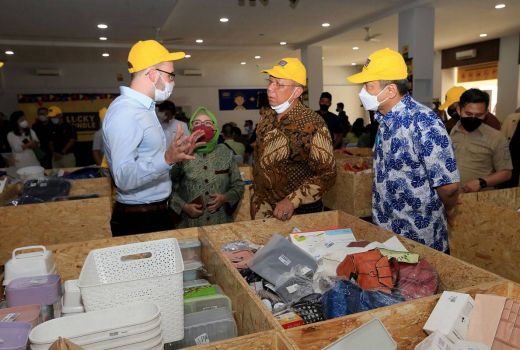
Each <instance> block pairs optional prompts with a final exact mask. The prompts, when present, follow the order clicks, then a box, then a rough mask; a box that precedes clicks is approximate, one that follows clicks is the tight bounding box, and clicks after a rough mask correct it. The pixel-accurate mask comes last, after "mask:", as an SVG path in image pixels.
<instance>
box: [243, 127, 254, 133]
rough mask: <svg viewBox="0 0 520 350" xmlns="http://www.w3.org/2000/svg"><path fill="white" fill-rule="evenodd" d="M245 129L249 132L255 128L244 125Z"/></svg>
mask: <svg viewBox="0 0 520 350" xmlns="http://www.w3.org/2000/svg"><path fill="white" fill-rule="evenodd" d="M244 130H245V131H246V133H248V134H249V133H250V132H251V131H252V130H253V128H252V127H250V126H244Z"/></svg>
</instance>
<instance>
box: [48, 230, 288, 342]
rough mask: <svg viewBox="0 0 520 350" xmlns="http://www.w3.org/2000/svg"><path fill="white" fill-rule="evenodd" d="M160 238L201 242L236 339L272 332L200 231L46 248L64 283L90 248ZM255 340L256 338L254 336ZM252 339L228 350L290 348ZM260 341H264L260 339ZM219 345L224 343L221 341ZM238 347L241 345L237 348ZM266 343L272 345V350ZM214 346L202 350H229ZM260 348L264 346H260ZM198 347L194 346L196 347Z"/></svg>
mask: <svg viewBox="0 0 520 350" xmlns="http://www.w3.org/2000/svg"><path fill="white" fill-rule="evenodd" d="M163 238H177V239H179V240H181V239H188V238H198V239H199V240H200V241H201V245H202V246H201V249H202V263H203V264H204V267H205V269H206V271H207V274H208V279H209V280H210V281H211V282H212V283H216V284H218V285H219V286H220V287H221V288H222V289H223V291H224V293H225V294H226V295H227V296H228V297H229V298H230V299H231V302H232V307H233V314H234V317H235V320H236V321H237V327H238V334H239V336H244V335H249V334H253V333H258V332H265V331H270V330H272V329H274V326H275V323H274V322H273V320H272V319H271V318H270V317H269V318H268V317H267V316H269V315H267V314H264V313H262V311H263V310H262V309H263V308H265V307H264V306H263V304H261V303H260V304H259V303H255V302H254V301H253V300H251V297H250V295H249V294H248V293H247V289H248V287H247V285H246V286H245V287H244V286H243V285H242V284H241V283H240V282H242V279H240V278H236V277H235V276H234V273H235V272H236V271H234V270H233V269H232V268H231V267H228V268H222V263H223V258H222V257H221V256H220V255H219V254H218V253H219V252H217V251H216V250H215V246H214V245H213V244H210V243H209V241H208V240H207V238H206V237H205V235H204V233H203V231H202V229H201V228H187V229H181V230H172V231H163V232H155V233H148V234H141V235H132V236H122V237H113V238H107V239H98V240H90V241H84V242H76V243H65V244H59V245H52V246H49V247H48V249H50V250H52V251H53V252H54V254H55V261H56V268H57V270H58V273H59V274H60V275H61V277H62V280H63V281H66V280H69V279H77V278H79V275H80V272H81V268H82V267H83V263H84V261H85V259H86V257H87V255H88V253H89V252H90V250H92V249H97V248H103V247H110V246H115V245H122V244H128V243H135V242H142V241H149V240H156V239H163ZM255 337H256V336H255ZM251 338H252V337H246V339H245V341H242V340H240V338H234V339H232V340H230V341H231V344H232V345H233V346H234V347H230V348H231V349H281V350H283V349H292V348H291V347H288V346H285V345H283V344H284V343H283V342H282V341H278V336H276V337H274V336H273V335H272V334H271V337H267V338H266V337H265V333H263V335H261V336H260V337H259V340H258V341H257V343H256V344H255V343H253V344H255V346H257V347H256V348H255V347H250V346H251V344H249V342H250V339H251ZM261 339H263V340H261ZM221 344H226V342H222V343H221ZM240 344H241V345H240ZM267 344H271V345H270V346H271V347H266V346H268V345H267ZM215 346H217V343H215V345H213V344H209V345H207V346H205V347H202V348H203V349H228V348H227V347H225V346H224V347H222V346H221V345H219V347H215ZM262 346H263V347H262ZM195 348H197V347H195Z"/></svg>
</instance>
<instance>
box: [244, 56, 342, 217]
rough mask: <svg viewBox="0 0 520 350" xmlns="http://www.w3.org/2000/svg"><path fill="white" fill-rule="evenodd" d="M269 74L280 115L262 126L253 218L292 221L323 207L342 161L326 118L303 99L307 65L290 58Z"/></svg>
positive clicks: (271, 93) (274, 104) (270, 94)
mask: <svg viewBox="0 0 520 350" xmlns="http://www.w3.org/2000/svg"><path fill="white" fill-rule="evenodd" d="M263 73H267V74H269V80H268V85H267V95H268V98H269V104H270V105H271V107H272V108H273V109H274V111H275V112H276V113H272V114H266V116H265V117H264V118H262V120H261V121H260V122H259V123H258V125H257V128H256V133H257V142H256V144H257V147H256V154H255V164H254V166H253V191H254V192H253V195H252V197H251V218H253V219H254V218H255V217H256V218H259V217H262V218H263V217H275V218H278V219H280V220H288V219H290V218H291V216H292V215H293V214H303V213H312V212H318V211H322V210H323V203H322V201H321V198H322V195H323V193H324V192H325V191H327V190H328V189H329V188H330V187H331V186H332V185H333V184H334V181H335V179H336V162H335V158H334V153H333V149H332V140H331V137H330V133H329V130H328V129H327V125H325V122H324V121H323V118H321V117H320V116H319V115H318V114H317V113H315V112H314V111H312V110H311V109H309V108H308V107H306V106H304V105H303V104H301V102H300V100H299V97H300V96H301V94H302V93H303V91H304V87H305V85H306V83H307V73H306V70H305V67H304V65H303V64H302V63H301V62H300V60H298V59H297V58H284V59H282V60H280V62H278V64H276V65H275V66H274V67H273V68H272V69H268V70H265V71H263Z"/></svg>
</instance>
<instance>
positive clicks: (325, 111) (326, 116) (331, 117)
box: [316, 92, 345, 149]
mask: <svg viewBox="0 0 520 350" xmlns="http://www.w3.org/2000/svg"><path fill="white" fill-rule="evenodd" d="M331 102H332V95H331V94H330V93H329V92H322V93H321V95H320V109H319V110H317V111H316V113H318V114H319V115H321V117H322V118H323V120H324V121H325V124H327V128H329V132H330V137H331V138H332V143H333V145H334V148H335V149H337V148H341V142H342V139H343V134H344V133H345V129H343V125H342V124H341V120H340V119H339V117H338V116H337V115H335V114H334V113H332V112H329V108H330V105H331Z"/></svg>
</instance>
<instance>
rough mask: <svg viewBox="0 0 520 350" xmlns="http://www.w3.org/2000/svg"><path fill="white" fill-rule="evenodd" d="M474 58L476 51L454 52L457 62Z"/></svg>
mask: <svg viewBox="0 0 520 350" xmlns="http://www.w3.org/2000/svg"><path fill="white" fill-rule="evenodd" d="M475 57H477V49H471V50H464V51H457V52H455V59H456V60H457V61H462V60H469V59H470V58H475Z"/></svg>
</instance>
